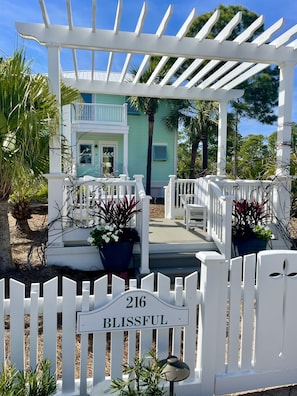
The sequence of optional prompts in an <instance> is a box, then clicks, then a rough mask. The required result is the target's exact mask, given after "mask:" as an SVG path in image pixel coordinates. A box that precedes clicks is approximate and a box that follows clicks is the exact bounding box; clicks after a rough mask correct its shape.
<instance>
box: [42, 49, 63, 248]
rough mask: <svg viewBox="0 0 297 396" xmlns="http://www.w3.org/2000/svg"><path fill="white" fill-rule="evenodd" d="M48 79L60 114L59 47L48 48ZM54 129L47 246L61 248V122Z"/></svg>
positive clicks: (49, 181)
mask: <svg viewBox="0 0 297 396" xmlns="http://www.w3.org/2000/svg"><path fill="white" fill-rule="evenodd" d="M48 79H49V84H50V88H51V91H52V93H53V94H55V95H56V98H57V107H58V111H59V113H61V82H60V47H59V46H49V47H48ZM60 118H61V117H59V122H58V124H57V127H56V131H55V134H54V135H53V136H52V137H51V139H50V146H49V147H50V149H49V159H50V174H48V175H46V177H47V179H48V202H50V203H51V204H50V205H48V223H49V224H52V223H53V226H52V227H50V228H49V231H48V246H63V233H62V219H61V215H62V209H63V193H62V191H63V180H64V175H63V174H62V150H61V121H60Z"/></svg>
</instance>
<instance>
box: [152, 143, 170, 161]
mask: <svg viewBox="0 0 297 396" xmlns="http://www.w3.org/2000/svg"><path fill="white" fill-rule="evenodd" d="M153 161H167V145H166V144H154V145H153Z"/></svg>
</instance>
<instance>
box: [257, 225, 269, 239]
mask: <svg viewBox="0 0 297 396" xmlns="http://www.w3.org/2000/svg"><path fill="white" fill-rule="evenodd" d="M253 233H254V235H255V237H256V238H259V239H265V240H266V241H269V240H270V239H271V237H272V231H271V229H270V228H268V227H263V226H260V225H256V226H255V227H254V228H253Z"/></svg>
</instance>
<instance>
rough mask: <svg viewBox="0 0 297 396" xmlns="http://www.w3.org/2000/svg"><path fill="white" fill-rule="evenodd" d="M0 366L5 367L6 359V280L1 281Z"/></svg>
mask: <svg viewBox="0 0 297 396" xmlns="http://www.w3.org/2000/svg"><path fill="white" fill-rule="evenodd" d="M0 298H1V300H0V340H2V341H1V343H0V364H1V365H3V364H4V362H5V358H6V353H5V315H4V298H5V280H4V279H1V280H0Z"/></svg>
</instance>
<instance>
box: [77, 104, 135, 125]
mask: <svg viewBox="0 0 297 396" xmlns="http://www.w3.org/2000/svg"><path fill="white" fill-rule="evenodd" d="M72 118H73V120H72V121H73V122H81V121H83V122H96V123H104V124H116V125H127V104H126V103H125V104H123V105H113V104H97V103H76V104H75V105H74V110H73V116H72Z"/></svg>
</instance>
